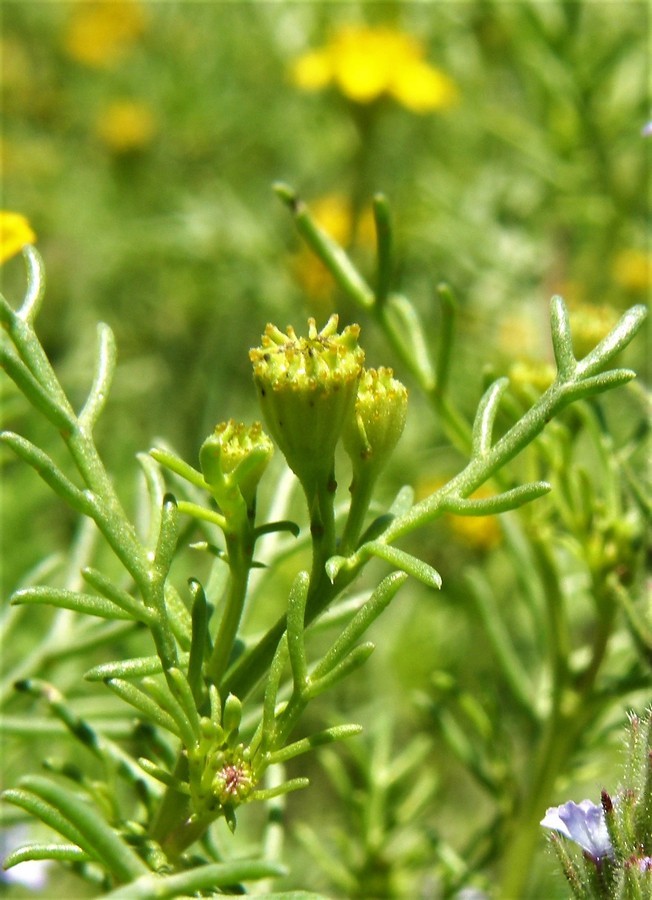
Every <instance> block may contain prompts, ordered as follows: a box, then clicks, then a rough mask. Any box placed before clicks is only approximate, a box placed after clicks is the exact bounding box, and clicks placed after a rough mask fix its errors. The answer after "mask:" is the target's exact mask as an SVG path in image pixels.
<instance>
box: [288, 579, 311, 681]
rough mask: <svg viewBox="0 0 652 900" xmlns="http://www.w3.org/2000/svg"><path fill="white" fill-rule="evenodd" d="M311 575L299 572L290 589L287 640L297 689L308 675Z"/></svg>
mask: <svg viewBox="0 0 652 900" xmlns="http://www.w3.org/2000/svg"><path fill="white" fill-rule="evenodd" d="M309 586H310V575H309V574H308V573H307V572H299V574H298V575H297V577H296V578H295V580H294V582H293V584H292V587H291V589H290V595H289V597H288V611H287V642H288V652H289V655H290V666H291V667H292V677H293V678H294V684H295V687H296V688H297V690H299V691H300V690H301V689H302V687H303V685H304V684H305V683H306V680H307V677H308V664H307V661H306V648H305V643H304V628H305V623H304V620H305V613H306V600H307V598H308V588H309Z"/></svg>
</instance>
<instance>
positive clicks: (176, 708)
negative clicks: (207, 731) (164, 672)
mask: <svg viewBox="0 0 652 900" xmlns="http://www.w3.org/2000/svg"><path fill="white" fill-rule="evenodd" d="M141 685H142V688H143V690H144V691H146V692H147V694H148V695H149V696H150V697H151V698H152V699H153V700H154V701H155V702H156V703H157V704H158V706H159V707H160V708H161V710H164V711H165V712H166V713H168V714H169V715H170V717H171V718H172V719H173V720H174V722H175V723H176V726H177V733H178V734H179V736H180V737H181V739H182V741H183V742H184V744H185V746H186V747H193V746H194V744H195V743H196V735H195V732H194V730H193V727H192V725H191V723H190V721H189V720H188V717H187V716H186V713H185V711H184V709H183V707H182V706H181V704H180V703H179V701H178V700H177V698H176V697H175V696H174V695H173V694H172V693H171V692H170V689H169V687H168V685H167V684H166V685H165V686H163V685H162V684H159V682H158V681H154V680H153V679H151V678H143V680H142V682H141Z"/></svg>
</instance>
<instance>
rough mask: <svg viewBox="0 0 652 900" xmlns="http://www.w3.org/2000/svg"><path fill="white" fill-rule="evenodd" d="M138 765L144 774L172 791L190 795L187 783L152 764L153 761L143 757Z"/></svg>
mask: <svg viewBox="0 0 652 900" xmlns="http://www.w3.org/2000/svg"><path fill="white" fill-rule="evenodd" d="M138 765H139V766H140V767H141V769H142V770H143V772H146V773H147V775H149V776H150V777H151V778H155V779H156V780H157V781H160V782H161V783H162V784H165V785H166V786H167V787H169V788H172V790H174V791H178V793H179V794H184V795H187V796H189V795H190V787H189V786H188V785H187V784H186V783H185V782H183V781H181V780H180V779H179V778H177V777H176V775H173V774H172V773H171V772H167V771H166V770H165V769H161V767H160V766H157V765H156V764H155V763H153V762H151V760H149V759H145V757H142V756H141V757H140V758H139V759H138Z"/></svg>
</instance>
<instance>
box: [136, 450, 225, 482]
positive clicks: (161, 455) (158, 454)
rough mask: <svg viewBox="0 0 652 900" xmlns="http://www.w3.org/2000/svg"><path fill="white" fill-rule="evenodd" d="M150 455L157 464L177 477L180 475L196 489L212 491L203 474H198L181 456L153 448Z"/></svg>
mask: <svg viewBox="0 0 652 900" xmlns="http://www.w3.org/2000/svg"><path fill="white" fill-rule="evenodd" d="M149 455H150V456H151V457H152V458H153V459H155V460H156V462H157V463H160V465H162V466H165V468H166V469H169V470H170V471H171V472H174V473H175V475H179V476H180V477H181V478H185V480H186V481H189V482H190V484H194V485H195V487H198V488H201V489H202V490H203V491H209V490H210V488H209V487H208V485H207V484H206V482H205V480H204V476H203V475H202V473H201V472H198V471H197V469H193V467H192V466H190V465H188V463H187V462H184V460H183V459H181V457H180V456H177V455H176V454H175V453H172V452H171V451H170V450H162V449H160V448H157V447H153V448H152V449H151V450H150V451H149Z"/></svg>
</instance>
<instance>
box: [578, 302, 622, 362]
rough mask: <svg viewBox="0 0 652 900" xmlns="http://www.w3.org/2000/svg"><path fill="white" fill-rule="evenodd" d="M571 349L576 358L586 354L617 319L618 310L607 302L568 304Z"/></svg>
mask: <svg viewBox="0 0 652 900" xmlns="http://www.w3.org/2000/svg"><path fill="white" fill-rule="evenodd" d="M568 313H569V320H570V327H571V334H572V336H573V351H574V353H575V356H576V357H577V358H578V359H582V357H584V356H586V354H587V353H589V352H590V351H591V350H593V348H594V347H595V346H596V344H599V343H600V341H601V340H602V338H604V337H606V336H607V335H608V334H609V332H610V331H611V329H612V328H613V327H614V325H615V324H616V322H617V321H618V318H619V317H618V312H617V311H616V310H615V309H614V308H613V306H609V305H608V304H607V303H573V304H569V310H568Z"/></svg>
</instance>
